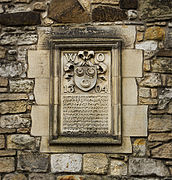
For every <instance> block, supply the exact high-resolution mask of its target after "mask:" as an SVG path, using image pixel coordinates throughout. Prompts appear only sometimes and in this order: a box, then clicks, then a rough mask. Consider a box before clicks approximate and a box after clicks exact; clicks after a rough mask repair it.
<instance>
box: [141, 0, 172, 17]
mask: <svg viewBox="0 0 172 180" xmlns="http://www.w3.org/2000/svg"><path fill="white" fill-rule="evenodd" d="M138 2H139V11H140V18H142V19H144V20H149V19H150V20H164V19H171V15H172V12H171V9H172V2H171V1H169V0H163V1H157V0H139V1H138Z"/></svg>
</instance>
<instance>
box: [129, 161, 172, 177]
mask: <svg viewBox="0 0 172 180" xmlns="http://www.w3.org/2000/svg"><path fill="white" fill-rule="evenodd" d="M129 173H130V175H138V176H146V175H157V176H168V175H169V172H168V169H167V167H166V166H165V165H164V164H163V163H162V162H161V161H158V160H154V159H145V158H130V160H129Z"/></svg>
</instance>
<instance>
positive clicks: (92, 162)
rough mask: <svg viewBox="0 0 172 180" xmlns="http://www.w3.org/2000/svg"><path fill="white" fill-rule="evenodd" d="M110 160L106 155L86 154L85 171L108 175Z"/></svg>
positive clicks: (84, 158) (84, 160)
mask: <svg viewBox="0 0 172 180" xmlns="http://www.w3.org/2000/svg"><path fill="white" fill-rule="evenodd" d="M107 168H108V159H107V157H106V155H105V154H84V156H83V171H84V173H89V174H92V173H94V174H106V173H107Z"/></svg>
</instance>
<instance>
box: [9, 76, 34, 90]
mask: <svg viewBox="0 0 172 180" xmlns="http://www.w3.org/2000/svg"><path fill="white" fill-rule="evenodd" d="M9 86H10V92H26V93H29V92H32V91H33V88H34V80H32V79H21V80H10V81H9Z"/></svg>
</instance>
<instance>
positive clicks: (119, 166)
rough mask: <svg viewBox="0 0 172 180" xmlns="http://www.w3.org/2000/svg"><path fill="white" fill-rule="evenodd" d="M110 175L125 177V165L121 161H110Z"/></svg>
mask: <svg viewBox="0 0 172 180" xmlns="http://www.w3.org/2000/svg"><path fill="white" fill-rule="evenodd" d="M110 174H111V175H112V176H125V175H127V164H126V163H125V162H124V161H121V160H111V164H110Z"/></svg>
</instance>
